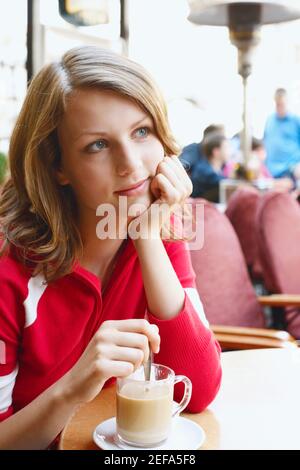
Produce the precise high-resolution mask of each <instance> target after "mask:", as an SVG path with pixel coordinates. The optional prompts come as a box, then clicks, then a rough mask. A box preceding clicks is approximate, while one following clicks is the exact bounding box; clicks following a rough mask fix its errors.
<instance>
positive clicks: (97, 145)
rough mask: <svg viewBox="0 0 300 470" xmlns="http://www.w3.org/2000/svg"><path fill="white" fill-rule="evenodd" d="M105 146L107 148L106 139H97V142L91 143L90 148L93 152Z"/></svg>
mask: <svg viewBox="0 0 300 470" xmlns="http://www.w3.org/2000/svg"><path fill="white" fill-rule="evenodd" d="M104 148H106V142H105V141H104V140H96V142H94V143H93V144H91V145H89V150H90V151H91V152H97V151H98V150H103V149H104Z"/></svg>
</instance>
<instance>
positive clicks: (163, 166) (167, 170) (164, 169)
mask: <svg viewBox="0 0 300 470" xmlns="http://www.w3.org/2000/svg"><path fill="white" fill-rule="evenodd" d="M169 160H170V159H169ZM158 171H159V173H161V174H163V175H165V176H166V177H167V178H168V180H169V181H170V182H171V183H172V185H173V186H174V188H176V189H177V190H178V191H179V192H180V193H181V194H182V196H183V197H186V196H187V190H186V188H185V186H184V184H183V182H182V181H181V180H180V178H179V177H178V175H177V173H176V171H174V166H173V164H170V163H169V162H167V161H162V162H161V163H160V164H159V165H158Z"/></svg>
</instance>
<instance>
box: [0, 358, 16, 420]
mask: <svg viewBox="0 0 300 470" xmlns="http://www.w3.org/2000/svg"><path fill="white" fill-rule="evenodd" d="M17 374H18V367H16V368H15V370H14V371H13V372H11V373H10V374H9V375H2V376H1V377H0V413H5V411H7V410H8V408H9V407H10V405H11V403H12V392H13V389H14V386H15V382H16V377H17Z"/></svg>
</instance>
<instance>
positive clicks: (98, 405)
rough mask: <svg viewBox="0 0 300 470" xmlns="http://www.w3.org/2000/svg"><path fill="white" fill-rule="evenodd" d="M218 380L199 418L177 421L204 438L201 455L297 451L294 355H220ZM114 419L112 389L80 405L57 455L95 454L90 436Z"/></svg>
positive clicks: (299, 408)
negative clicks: (229, 451)
mask: <svg viewBox="0 0 300 470" xmlns="http://www.w3.org/2000/svg"><path fill="white" fill-rule="evenodd" d="M222 368H223V380H222V386H221V389H220V391H219V393H218V395H217V397H216V399H215V400H214V401H213V403H211V405H210V406H209V407H208V408H207V409H206V410H205V411H204V412H202V413H199V414H187V413H183V414H182V416H185V417H186V418H189V419H191V420H193V421H195V422H197V423H199V424H200V425H201V426H202V428H203V429H204V431H205V433H206V441H205V443H204V445H203V446H202V448H201V449H300V430H299V422H300V349H256V350H248V351H235V352H226V353H223V354H222ZM114 415H115V388H114V387H110V388H108V389H104V390H103V391H102V392H101V393H100V394H99V395H98V396H97V397H96V398H95V399H94V400H93V401H92V402H90V403H88V404H86V405H83V406H82V407H81V408H80V409H79V410H78V411H77V412H76V413H75V414H74V416H73V417H72V419H71V420H70V422H69V423H68V424H67V426H66V427H65V429H64V431H63V433H62V435H61V440H60V449H62V450H68V449H82V450H88V449H97V446H96V445H95V444H94V443H93V440H92V432H93V430H94V428H95V427H96V426H97V424H99V423H100V422H102V421H104V420H106V419H108V418H110V417H112V416H114Z"/></svg>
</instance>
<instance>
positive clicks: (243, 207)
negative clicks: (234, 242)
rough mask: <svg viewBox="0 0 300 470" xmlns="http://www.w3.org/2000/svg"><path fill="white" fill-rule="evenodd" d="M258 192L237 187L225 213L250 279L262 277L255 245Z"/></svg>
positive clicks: (253, 189) (250, 188)
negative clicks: (239, 247) (243, 257)
mask: <svg viewBox="0 0 300 470" xmlns="http://www.w3.org/2000/svg"><path fill="white" fill-rule="evenodd" d="M259 198H260V194H259V192H258V191H257V190H256V189H255V188H252V187H249V188H240V189H237V190H236V191H235V192H234V193H233V194H232V196H231V197H230V199H229V201H228V206H227V209H226V212H225V214H226V215H227V217H228V218H229V220H230V222H231V224H232V225H233V228H234V230H235V232H236V234H237V236H238V239H239V242H240V245H241V248H242V251H243V253H244V256H245V259H246V263H247V266H248V269H249V272H250V275H251V277H252V279H254V280H261V279H262V267H261V263H260V259H259V251H258V245H257V231H256V224H257V207H258V202H259Z"/></svg>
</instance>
